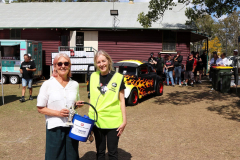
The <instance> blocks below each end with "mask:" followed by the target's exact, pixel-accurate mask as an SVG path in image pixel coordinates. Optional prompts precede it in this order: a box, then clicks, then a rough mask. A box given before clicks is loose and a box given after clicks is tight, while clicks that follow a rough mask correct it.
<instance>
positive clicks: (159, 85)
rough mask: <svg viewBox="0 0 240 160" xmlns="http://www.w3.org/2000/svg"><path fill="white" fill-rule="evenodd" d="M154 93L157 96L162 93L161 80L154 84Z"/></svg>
mask: <svg viewBox="0 0 240 160" xmlns="http://www.w3.org/2000/svg"><path fill="white" fill-rule="evenodd" d="M156 95H157V96H161V95H163V82H162V81H159V82H158V84H157V86H156Z"/></svg>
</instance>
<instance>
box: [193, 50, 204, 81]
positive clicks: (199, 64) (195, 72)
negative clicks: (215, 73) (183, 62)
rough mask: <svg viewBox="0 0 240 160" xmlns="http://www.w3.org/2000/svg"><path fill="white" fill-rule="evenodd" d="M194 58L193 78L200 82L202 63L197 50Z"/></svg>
mask: <svg viewBox="0 0 240 160" xmlns="http://www.w3.org/2000/svg"><path fill="white" fill-rule="evenodd" d="M195 60H196V61H197V66H196V69H195V70H194V79H195V82H196V83H202V73H203V63H202V58H201V57H200V56H199V52H196V55H195ZM197 72H198V73H199V81H198V80H197Z"/></svg>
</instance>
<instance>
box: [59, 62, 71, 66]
mask: <svg viewBox="0 0 240 160" xmlns="http://www.w3.org/2000/svg"><path fill="white" fill-rule="evenodd" d="M63 64H64V66H68V65H69V62H58V63H57V65H58V67H62V65H63Z"/></svg>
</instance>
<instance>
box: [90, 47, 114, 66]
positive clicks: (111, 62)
mask: <svg viewBox="0 0 240 160" xmlns="http://www.w3.org/2000/svg"><path fill="white" fill-rule="evenodd" d="M100 55H103V56H105V57H106V58H107V60H108V69H109V71H114V69H113V66H112V65H113V61H112V58H111V57H110V56H109V54H108V53H107V52H105V51H104V50H99V51H97V53H96V54H95V56H94V65H95V67H96V68H97V70H99V69H98V67H97V58H98V57H99V56H100Z"/></svg>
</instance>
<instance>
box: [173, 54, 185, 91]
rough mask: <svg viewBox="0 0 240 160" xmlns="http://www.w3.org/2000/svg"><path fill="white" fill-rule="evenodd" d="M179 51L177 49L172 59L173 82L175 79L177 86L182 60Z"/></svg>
mask: <svg viewBox="0 0 240 160" xmlns="http://www.w3.org/2000/svg"><path fill="white" fill-rule="evenodd" d="M180 54H181V52H180V51H178V52H177V55H176V56H174V58H173V61H174V72H175V84H177V80H178V82H179V86H181V85H182V84H181V70H182V68H181V65H182V60H183V56H181V55H180Z"/></svg>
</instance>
